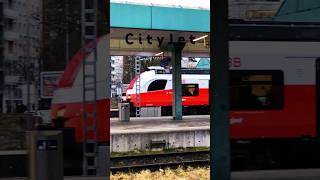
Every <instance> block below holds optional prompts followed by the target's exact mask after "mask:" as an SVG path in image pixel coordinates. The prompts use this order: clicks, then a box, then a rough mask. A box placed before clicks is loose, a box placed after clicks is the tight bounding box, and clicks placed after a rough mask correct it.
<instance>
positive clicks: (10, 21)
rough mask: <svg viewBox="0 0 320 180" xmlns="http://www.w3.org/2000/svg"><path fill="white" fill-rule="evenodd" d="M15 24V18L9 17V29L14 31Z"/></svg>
mask: <svg viewBox="0 0 320 180" xmlns="http://www.w3.org/2000/svg"><path fill="white" fill-rule="evenodd" d="M13 25H14V20H13V19H10V18H9V19H8V21H7V26H8V29H9V30H11V31H12V30H13Z"/></svg>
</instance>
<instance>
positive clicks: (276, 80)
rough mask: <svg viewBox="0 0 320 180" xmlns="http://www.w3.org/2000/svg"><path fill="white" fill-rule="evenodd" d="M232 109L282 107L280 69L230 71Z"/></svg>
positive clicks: (281, 73)
mask: <svg viewBox="0 0 320 180" xmlns="http://www.w3.org/2000/svg"><path fill="white" fill-rule="evenodd" d="M230 83H231V84H230V85H231V104H230V105H231V106H230V108H231V109H232V110H276V109H282V108H283V101H284V92H283V91H284V90H283V86H284V85H283V84H284V83H283V72H282V71H280V70H232V71H230Z"/></svg>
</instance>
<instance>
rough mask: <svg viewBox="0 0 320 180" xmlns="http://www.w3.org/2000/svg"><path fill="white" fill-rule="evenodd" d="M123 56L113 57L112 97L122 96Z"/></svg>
mask: <svg viewBox="0 0 320 180" xmlns="http://www.w3.org/2000/svg"><path fill="white" fill-rule="evenodd" d="M122 77H123V56H111V96H112V97H114V96H115V95H121V94H122Z"/></svg>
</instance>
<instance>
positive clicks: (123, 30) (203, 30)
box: [110, 0, 210, 57]
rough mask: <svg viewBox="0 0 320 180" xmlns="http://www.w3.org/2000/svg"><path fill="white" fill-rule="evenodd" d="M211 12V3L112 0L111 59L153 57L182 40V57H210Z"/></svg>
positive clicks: (207, 1) (205, 0)
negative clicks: (136, 56) (112, 56)
mask: <svg viewBox="0 0 320 180" xmlns="http://www.w3.org/2000/svg"><path fill="white" fill-rule="evenodd" d="M209 8H210V1H209V0H200V1H197V2H195V1H192V0H184V1H182V0H176V1H168V0H126V1H120V0H112V1H111V4H110V24H111V32H110V36H111V46H110V50H111V55H140V56H153V55H155V54H157V53H160V52H164V51H166V50H167V49H166V48H167V47H166V46H167V45H168V43H170V42H178V41H179V40H180V41H181V42H186V47H185V48H184V50H183V56H189V57H209V45H210V43H209V42H208V39H209V38H210V37H209V32H210V10H209ZM198 38H200V39H199V40H197V39H198ZM190 39H195V40H197V41H196V43H195V44H192V43H191V41H190Z"/></svg>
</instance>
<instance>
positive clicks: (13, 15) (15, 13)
mask: <svg viewBox="0 0 320 180" xmlns="http://www.w3.org/2000/svg"><path fill="white" fill-rule="evenodd" d="M3 15H4V16H5V17H6V18H11V19H16V18H18V17H19V12H18V11H16V10H14V9H9V8H4V9H3Z"/></svg>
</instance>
